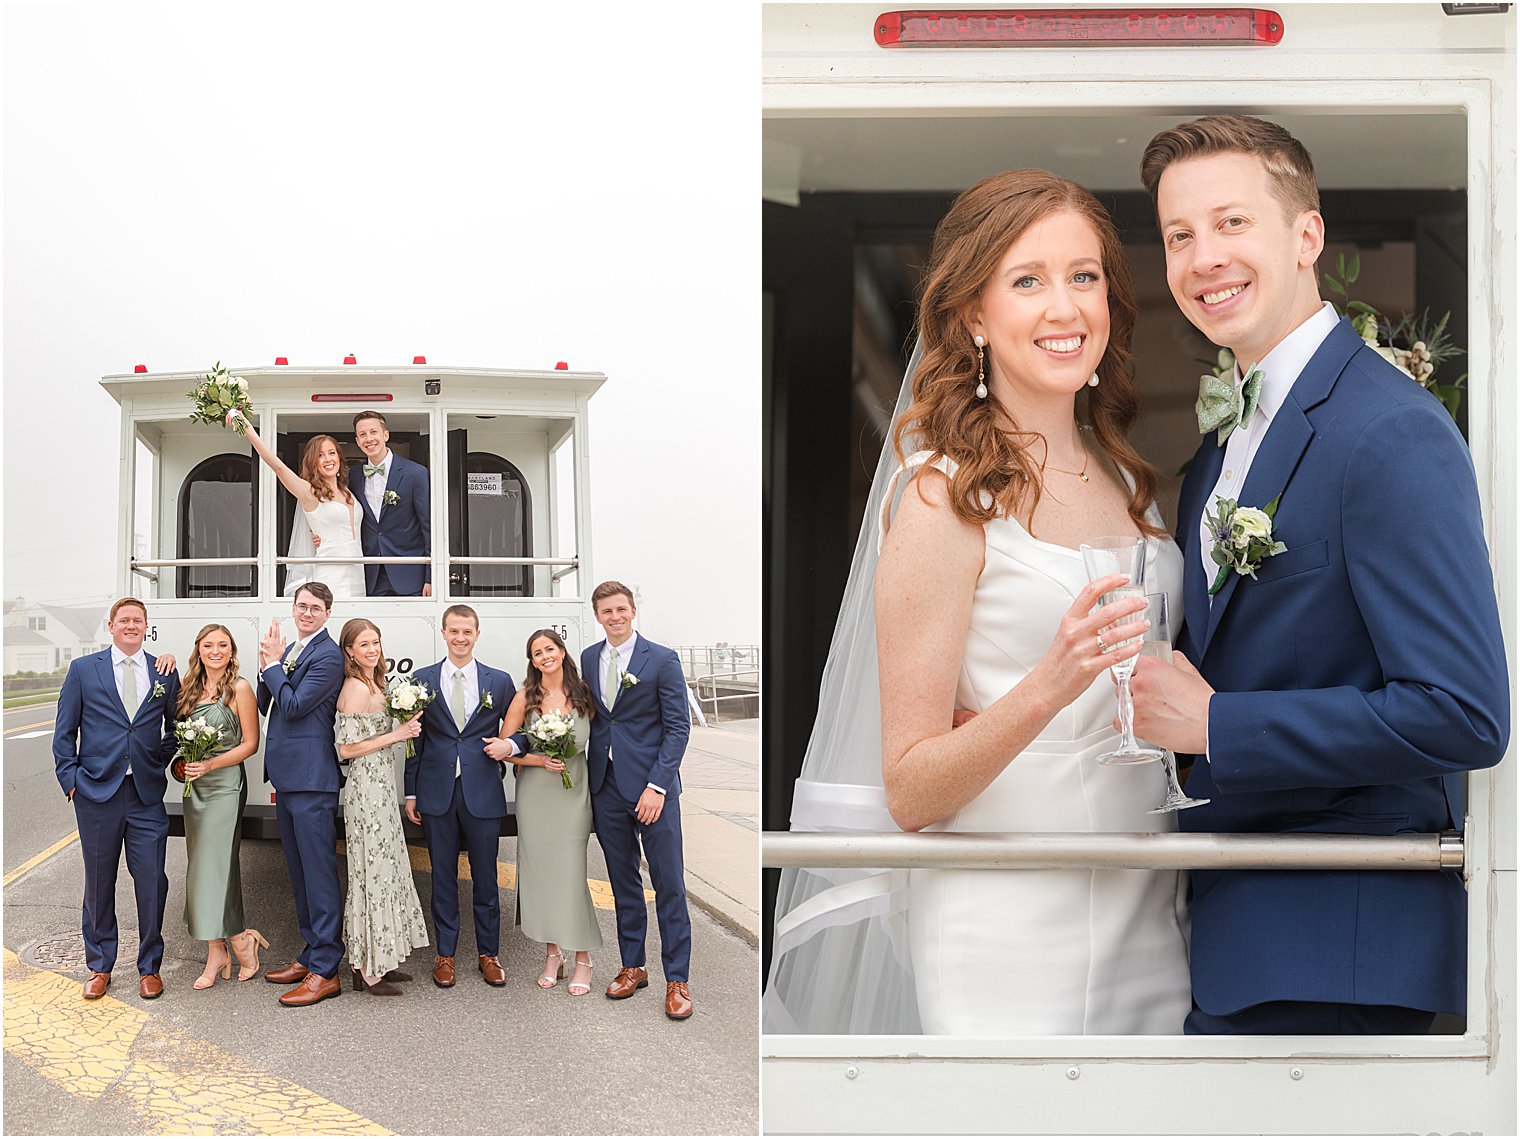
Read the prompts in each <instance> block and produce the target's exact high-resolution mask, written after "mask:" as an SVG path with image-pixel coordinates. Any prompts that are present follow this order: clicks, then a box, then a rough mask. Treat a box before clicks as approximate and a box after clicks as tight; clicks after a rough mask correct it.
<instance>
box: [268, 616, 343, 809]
mask: <svg viewBox="0 0 1520 1139" xmlns="http://www.w3.org/2000/svg"><path fill="white" fill-rule="evenodd" d="M294 647H295V645H294V642H292V643H291V645H290V647H289V648H287V649H286V650H285V652H284V654H283V656H289V655H290V650H291V648H294ZM342 687H343V654H342V653H341V652H340V651H339V649H338V645H337V642H336V641H334V640H333V639H332V637H330V636H328V634H327V630H326V629H319V630H317V634H316V636H314V637H312V639H311V642H310V643H309V644H308V645H307V646H306V648H305V649H303V650H302V652H301V655H300V656H299V657H297V658H296V667H295V669H294V670H293V671H292V672H291V673H290V675H289V676H287V675H286V674H285V665H284V662H283V659H282V660H278V661H275V662H274V663H273V664H271V665H270V666H269V667H268V668H266V669H265V670H264V671H263V672H261V673H260V674H259V688H258V696H259V711H260V712H261V713H263V712H268V713H269V727H268V730H267V731H266V732H265V734H264V782H266V783H273V784H274V789H275V790H276V791H337V790H338V789H339V788H340V787H342V786H343V774H342V771H341V770H340V769H339V767H338V747H337V743H336V733H335V730H334V729H335V726H336V724H337V719H338V690H339V689H341V688H342Z"/></svg>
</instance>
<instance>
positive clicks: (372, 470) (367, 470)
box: [364, 463, 385, 478]
mask: <svg viewBox="0 0 1520 1139" xmlns="http://www.w3.org/2000/svg"><path fill="white" fill-rule="evenodd" d="M383 474H385V464H384V463H381V464H380V465H379V466H378V467H377V466H375V465H374V464H373V463H365V464H364V477H365V478H369V476H370V475H383Z"/></svg>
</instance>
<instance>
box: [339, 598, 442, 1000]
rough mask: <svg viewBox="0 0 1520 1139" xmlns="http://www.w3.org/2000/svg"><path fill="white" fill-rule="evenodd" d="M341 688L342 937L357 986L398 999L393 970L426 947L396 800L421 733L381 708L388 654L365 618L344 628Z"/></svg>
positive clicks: (397, 975) (415, 720)
mask: <svg viewBox="0 0 1520 1139" xmlns="http://www.w3.org/2000/svg"><path fill="white" fill-rule="evenodd" d="M338 646H339V647H340V648H341V649H342V650H343V675H344V681H343V688H342V690H341V691H340V692H339V693H338V721H337V724H336V725H335V728H334V731H335V735H336V738H337V743H338V758H339V759H342V760H344V761H345V762H347V763H348V783H347V785H346V788H345V790H346V794H345V795H344V799H343V827H344V832H345V834H346V836H347V843H348V901H347V902H346V903H345V905H344V908H343V940H344V941H346V942H347V943H348V960H349V964H350V965H352V966H353V970H354V988H355V989H357V990H362V991H365V992H368V993H370V994H372V995H374V996H377V997H389V996H398V995H399V994H400V993H401V990H400V989H399V988H397V987H396V985H395V984H394V983H393V982H395V981H410V980H411V977H410V976H409V975H407V974H405V973H401V972H398V971H397V970H396V966H397V965H399V964H401V962H403V961H405V960H406V957H407V954H409V953H411V951H412V950H413V949H415V948H417V947H419V946H423V945H426V944H427V943H428V938H427V925H426V923H425V922H424V921H423V918H422V903H421V901H419V900H418V897H417V886H416V884H415V883H414V882H413V881H412V866H411V862H410V861H409V860H408V858H407V854H406V836H405V835H404V834H403V833H402V830H401V810H400V807H399V806H398V805H397V802H396V765H397V764H398V763H399V762H401V759H402V757H403V755H404V754H405V751H406V747H405V745H406V741H407V740H410V739H415V738H416V737H417V735H418V734H419V733H420V732H421V731H422V725H421V722H420V719H419V717H420V716H421V713H420V712H419V713H418V715H417V716H413V717H412V718H411V719H410V720H407V721H406V722H405V723H401V724H397V723H396V722H395V721H394V720H392V719H391V717H390V716H389V714H387V713H386V711H385V710H384V705H385V651H384V650H383V649H382V648H381V647H380V630H379V629H378V628H376V627H375V625H374V624H373V623H371V622H369V621H366V620H364V619H363V618H362V617H356V618H355V619H354V620H352V621H349V622H348V623H347V624H346V625H344V626H343V633H342V635H341V636H340V637H339V638H338Z"/></svg>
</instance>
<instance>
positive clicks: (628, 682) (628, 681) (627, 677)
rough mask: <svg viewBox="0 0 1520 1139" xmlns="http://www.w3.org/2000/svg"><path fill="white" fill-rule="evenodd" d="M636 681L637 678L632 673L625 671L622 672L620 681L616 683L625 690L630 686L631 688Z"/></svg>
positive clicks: (637, 680)
mask: <svg viewBox="0 0 1520 1139" xmlns="http://www.w3.org/2000/svg"><path fill="white" fill-rule="evenodd" d="M638 682H639V678H638V677H636V676H634V675H633V673H631V672H625V673H623V680H622V683H620V684H619V685H618V688H619V689H620V690H622V691H623V692H627V691H628V690H629V689H630V688H632V687H633V686H634V685H635V684H637V683H638Z"/></svg>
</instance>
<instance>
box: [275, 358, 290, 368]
mask: <svg viewBox="0 0 1520 1139" xmlns="http://www.w3.org/2000/svg"><path fill="white" fill-rule="evenodd" d="M274 362H275V363H276V364H284V365H286V366H287V367H288V366H289V365H290V361H289V360H287V359H285V357H284V356H276V357H275V358H274Z"/></svg>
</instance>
